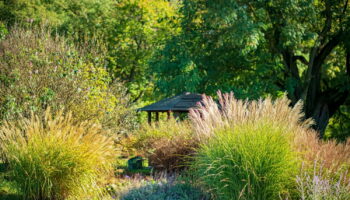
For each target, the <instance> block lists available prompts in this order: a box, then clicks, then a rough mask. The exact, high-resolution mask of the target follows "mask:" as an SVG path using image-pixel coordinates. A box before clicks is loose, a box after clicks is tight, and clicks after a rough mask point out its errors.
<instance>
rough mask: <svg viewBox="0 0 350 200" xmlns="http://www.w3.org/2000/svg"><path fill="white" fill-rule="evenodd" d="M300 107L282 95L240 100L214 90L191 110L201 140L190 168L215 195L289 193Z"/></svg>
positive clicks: (300, 127) (295, 167)
mask: <svg viewBox="0 0 350 200" xmlns="http://www.w3.org/2000/svg"><path fill="white" fill-rule="evenodd" d="M301 117H302V114H301V106H300V105H297V106H296V107H294V108H290V107H289V101H288V100H287V99H286V98H285V97H284V98H281V99H277V100H275V101H273V100H272V99H269V98H267V99H265V100H260V101H241V100H236V99H234V97H233V95H232V94H226V95H221V94H220V93H219V105H218V104H217V103H216V102H215V101H213V100H212V99H211V98H205V99H204V101H203V104H202V105H201V106H200V107H199V109H198V110H196V111H192V112H191V119H192V121H193V123H194V126H195V129H196V135H197V138H198V140H199V141H201V145H200V148H199V149H198V151H197V155H196V156H195V161H194V163H193V164H192V170H193V172H194V174H195V175H196V177H197V178H198V180H199V181H200V182H201V184H202V185H203V186H204V187H206V188H207V189H208V190H209V191H211V192H212V193H213V195H214V196H216V198H217V199H223V200H225V199H254V200H259V199H261V200H262V199H280V198H283V199H284V198H287V197H288V196H292V195H293V194H294V192H293V190H295V185H296V183H295V177H296V174H297V172H298V168H299V166H300V165H299V163H300V160H299V156H298V153H297V152H296V150H295V148H294V140H295V137H296V135H297V134H298V133H300V132H301V131H302V130H304V129H306V128H307V125H308V124H309V122H308V121H305V122H304V123H301V122H300V119H301Z"/></svg>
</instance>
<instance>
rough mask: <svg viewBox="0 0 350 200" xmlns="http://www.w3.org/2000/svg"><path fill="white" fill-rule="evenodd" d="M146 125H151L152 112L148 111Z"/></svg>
mask: <svg viewBox="0 0 350 200" xmlns="http://www.w3.org/2000/svg"><path fill="white" fill-rule="evenodd" d="M147 113H148V124H149V125H151V123H152V112H151V111H148V112H147Z"/></svg>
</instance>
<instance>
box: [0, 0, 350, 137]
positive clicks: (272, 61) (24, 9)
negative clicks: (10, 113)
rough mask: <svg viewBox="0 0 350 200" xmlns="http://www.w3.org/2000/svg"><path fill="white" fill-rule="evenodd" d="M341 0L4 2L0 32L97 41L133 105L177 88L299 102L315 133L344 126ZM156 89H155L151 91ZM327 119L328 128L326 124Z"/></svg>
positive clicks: (346, 64)
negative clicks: (38, 31) (20, 30)
mask: <svg viewBox="0 0 350 200" xmlns="http://www.w3.org/2000/svg"><path fill="white" fill-rule="evenodd" d="M349 6H350V3H349V1H348V0H306V1H305V0H304V1H300V0H287V1H286V0H255V1H248V0H219V1H218V0H215V1H214V0H182V1H180V0H168V1H166V0H79V1H78V0H40V1H26V0H5V1H1V2H0V20H1V21H2V24H3V25H4V26H2V28H0V29H1V31H0V39H3V38H4V37H5V35H6V33H7V31H6V29H9V30H10V29H11V28H12V27H13V26H16V25H18V24H19V25H20V26H26V27H29V28H30V27H33V26H36V25H40V26H42V25H44V26H46V27H49V28H50V30H51V31H52V33H53V34H57V33H58V34H60V35H63V36H67V37H69V38H71V40H72V43H74V44H80V45H84V44H88V43H90V42H91V41H95V42H96V43H99V44H103V45H102V46H104V48H105V57H104V59H103V61H104V62H103V67H104V68H105V69H106V70H107V71H108V72H109V78H110V79H111V81H114V80H118V81H121V82H123V83H124V84H125V86H126V90H127V93H128V94H129V95H130V96H131V97H130V101H132V102H135V103H137V104H138V105H143V104H146V103H148V102H150V101H154V100H158V99H159V98H161V97H165V96H169V95H174V94H178V93H181V92H183V91H190V92H199V93H206V94H208V95H215V92H216V91H217V90H219V89H220V90H222V91H231V90H232V91H234V92H235V95H236V97H238V98H250V99H257V98H259V97H262V96H267V95H272V96H274V97H275V96H281V95H282V94H283V93H284V92H287V93H288V97H289V98H290V99H291V101H292V104H295V103H296V102H297V101H299V100H303V101H304V104H305V106H304V111H305V113H306V116H307V117H312V118H314V120H315V126H314V128H315V129H317V130H319V131H320V133H321V136H322V137H323V136H326V137H337V138H339V139H344V138H345V137H347V136H348V135H349V134H350V132H349V130H350V129H349V128H350V109H349V105H350V98H349V92H350V40H349V39H350V8H349ZM155 94H156V95H155ZM327 125H328V126H327Z"/></svg>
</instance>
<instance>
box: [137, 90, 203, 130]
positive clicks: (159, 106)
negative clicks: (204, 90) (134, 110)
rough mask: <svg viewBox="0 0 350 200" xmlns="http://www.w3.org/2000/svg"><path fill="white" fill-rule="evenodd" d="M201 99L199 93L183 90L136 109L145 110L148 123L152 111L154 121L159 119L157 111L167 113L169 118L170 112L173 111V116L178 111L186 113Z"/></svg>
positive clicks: (150, 119)
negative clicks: (180, 92)
mask: <svg viewBox="0 0 350 200" xmlns="http://www.w3.org/2000/svg"><path fill="white" fill-rule="evenodd" d="M202 99H203V97H202V95H201V94H194V93H189V92H185V93H183V94H180V95H177V96H174V97H170V98H167V99H163V100H161V101H158V102H156V103H153V104H151V105H148V106H145V107H143V108H140V109H138V111H146V112H147V113H148V123H151V122H152V113H155V114H156V116H155V120H156V121H159V113H164V112H166V113H167V115H168V119H169V118H170V114H171V113H173V114H174V116H177V115H179V114H180V113H188V112H189V110H190V109H191V108H195V107H196V105H197V103H199V102H200V101H202Z"/></svg>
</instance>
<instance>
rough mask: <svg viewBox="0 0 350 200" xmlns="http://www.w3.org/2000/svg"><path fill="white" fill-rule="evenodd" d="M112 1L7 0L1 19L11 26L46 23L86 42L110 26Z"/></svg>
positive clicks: (0, 6)
mask: <svg viewBox="0 0 350 200" xmlns="http://www.w3.org/2000/svg"><path fill="white" fill-rule="evenodd" d="M113 4H114V1H112V0H49V1H44V0H39V1H27V0H16V1H5V2H4V3H1V4H0V20H2V21H5V22H7V23H8V24H9V25H13V24H15V23H19V24H21V25H25V26H32V25H38V24H45V25H47V26H49V27H51V28H52V29H53V30H55V31H58V32H59V33H63V34H67V35H70V36H71V37H74V38H75V39H77V40H80V41H82V40H83V41H85V40H87V41H88V40H89V38H90V37H91V36H93V35H102V34H103V33H105V32H104V31H105V30H104V29H106V28H108V27H109V23H110V22H111V18H110V16H111V14H112V13H113V12H112V8H113Z"/></svg>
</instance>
